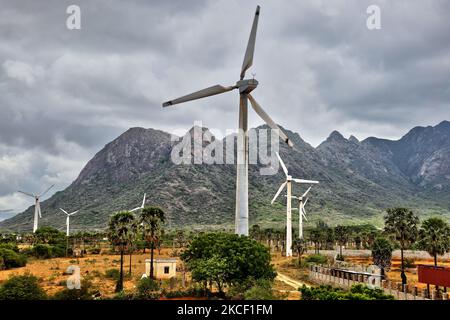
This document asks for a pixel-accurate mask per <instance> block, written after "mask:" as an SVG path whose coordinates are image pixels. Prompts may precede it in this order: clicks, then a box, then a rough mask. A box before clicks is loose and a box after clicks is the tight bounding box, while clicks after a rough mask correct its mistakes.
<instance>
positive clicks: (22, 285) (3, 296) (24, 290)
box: [0, 274, 46, 300]
mask: <svg viewBox="0 0 450 320" xmlns="http://www.w3.org/2000/svg"><path fill="white" fill-rule="evenodd" d="M45 298H46V294H45V291H44V290H43V289H42V288H41V286H40V285H39V283H38V278H36V277H35V276H33V275H31V274H24V275H21V276H12V277H10V278H9V279H8V280H6V281H5V282H4V283H3V285H1V286H0V300H44V299H45Z"/></svg>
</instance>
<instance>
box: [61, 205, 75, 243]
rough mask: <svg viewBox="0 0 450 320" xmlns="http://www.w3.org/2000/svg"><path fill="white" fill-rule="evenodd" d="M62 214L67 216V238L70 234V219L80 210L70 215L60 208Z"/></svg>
mask: <svg viewBox="0 0 450 320" xmlns="http://www.w3.org/2000/svg"><path fill="white" fill-rule="evenodd" d="M59 210H61V211H62V212H64V213H65V214H66V216H67V217H66V236H67V237H69V232H70V217H71V216H73V215H74V214H75V213H77V212H78V211H80V210H77V211H74V212H72V213H68V212H67V211H66V210H64V209H61V208H59Z"/></svg>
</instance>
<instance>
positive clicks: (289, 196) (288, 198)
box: [271, 152, 319, 257]
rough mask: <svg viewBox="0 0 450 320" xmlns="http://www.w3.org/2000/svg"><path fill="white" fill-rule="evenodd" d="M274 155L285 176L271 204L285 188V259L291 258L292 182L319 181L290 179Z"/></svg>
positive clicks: (314, 182) (310, 182) (313, 182)
mask: <svg viewBox="0 0 450 320" xmlns="http://www.w3.org/2000/svg"><path fill="white" fill-rule="evenodd" d="M276 155H277V157H278V160H279V161H280V164H281V167H282V168H283V171H284V174H285V175H286V181H285V182H283V183H282V184H281V186H280V188H279V189H278V191H277V193H276V194H275V197H273V199H272V202H271V203H272V204H273V203H274V202H275V200H276V199H277V198H278V196H279V195H280V193H281V191H283V189H284V187H286V257H290V256H292V208H291V205H292V181H294V182H297V183H305V184H316V183H319V181H315V180H304V179H294V178H292V176H291V175H289V172H288V169H287V168H286V165H285V164H284V162H283V160H282V159H281V157H280V155H279V154H278V152H277V153H276Z"/></svg>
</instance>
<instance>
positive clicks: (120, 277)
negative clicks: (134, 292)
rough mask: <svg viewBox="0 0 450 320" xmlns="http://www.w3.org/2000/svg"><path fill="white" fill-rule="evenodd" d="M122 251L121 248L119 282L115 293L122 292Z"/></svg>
mask: <svg viewBox="0 0 450 320" xmlns="http://www.w3.org/2000/svg"><path fill="white" fill-rule="evenodd" d="M123 251H124V248H123V246H121V248H120V276H119V282H118V283H117V287H116V292H120V291H122V290H123Z"/></svg>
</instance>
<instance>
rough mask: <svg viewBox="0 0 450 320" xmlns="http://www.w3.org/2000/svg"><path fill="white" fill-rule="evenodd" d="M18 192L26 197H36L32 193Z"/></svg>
mask: <svg viewBox="0 0 450 320" xmlns="http://www.w3.org/2000/svg"><path fill="white" fill-rule="evenodd" d="M17 192H20V193H23V194H24V195H26V196H29V197H33V198H34V195H33V194H31V193H28V192H23V191H17Z"/></svg>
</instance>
